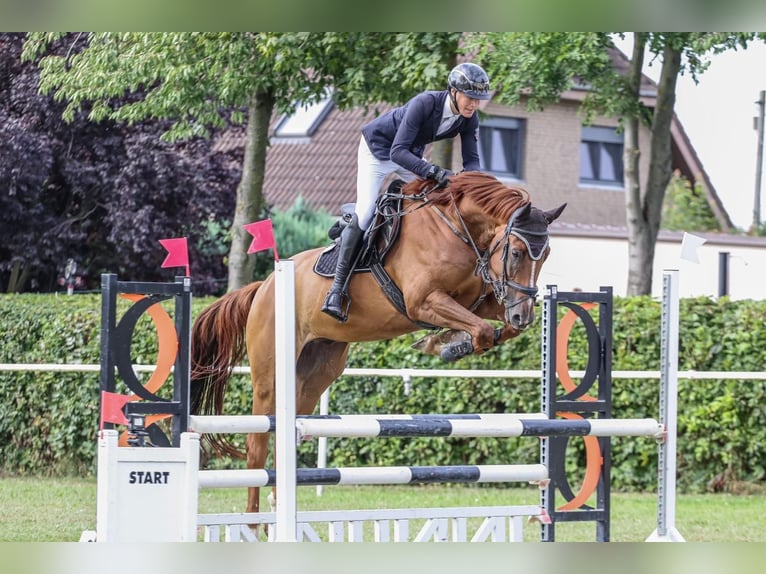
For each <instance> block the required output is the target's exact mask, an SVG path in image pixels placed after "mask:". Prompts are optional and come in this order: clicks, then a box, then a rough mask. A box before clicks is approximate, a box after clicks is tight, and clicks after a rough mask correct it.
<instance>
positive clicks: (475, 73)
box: [322, 62, 489, 322]
mask: <svg viewBox="0 0 766 574" xmlns="http://www.w3.org/2000/svg"><path fill="white" fill-rule="evenodd" d="M447 85H448V87H447V89H446V90H442V91H426V92H421V93H420V94H418V95H416V96H415V97H413V98H412V99H411V100H410V101H408V102H407V103H406V104H405V105H403V106H402V107H399V108H395V109H393V110H390V111H388V112H386V113H385V114H383V115H381V116H379V117H377V118H375V119H374V120H372V121H371V122H369V123H368V124H366V125H365V126H363V127H362V138H361V141H360V142H359V151H358V154H357V178H356V206H355V213H354V215H353V216H352V218H351V221H350V222H349V223H348V225H347V226H346V227H345V228H344V229H343V232H342V233H341V236H340V252H339V254H338V263H337V266H336V268H335V279H334V280H333V284H332V287H330V291H329V292H328V293H327V297H326V298H325V301H324V305H323V306H322V311H324V312H325V313H327V314H328V315H331V316H332V317H334V318H335V319H337V320H338V321H341V322H344V321H345V320H346V318H347V317H346V315H345V313H344V310H343V299H344V298H345V297H346V296H347V292H346V284H347V280H348V276H349V274H350V273H351V268H352V267H353V265H354V259H355V258H356V255H357V252H358V251H359V248H360V246H361V244H362V237H363V236H364V232H365V231H366V230H367V228H368V227H369V226H370V223H371V222H372V218H373V216H374V215H375V204H376V202H377V198H378V192H379V190H380V186H381V184H382V183H383V180H384V179H385V178H386V176H388V175H389V174H391V173H394V172H396V173H397V174H398V175H399V176H401V178H402V179H404V180H405V181H411V180H412V179H414V178H415V176H416V175H417V176H419V177H422V178H424V179H430V180H432V181H434V182H436V184H437V185H439V186H444V185H446V184H447V182H448V179H447V178H448V177H449V176H450V175H452V174H451V172H450V171H449V170H447V169H444V168H442V167H439V166H437V165H434V164H432V163H429V162H428V161H426V160H425V159H423V151H424V149H425V146H426V144H429V143H431V142H434V141H437V140H442V139H447V138H453V137H455V136H457V135H458V134H459V135H460V143H461V148H460V149H461V152H462V155H463V170H465V171H478V169H479V152H478V143H477V142H478V136H479V118H478V115H477V113H476V111H477V109H478V107H479V100H488V99H489V77H488V76H487V73H486V72H485V71H484V70H483V69H482V68H481V67H480V66H477V65H476V64H472V63H468V62H466V63H462V64H458V65H457V66H455V67H454V68H453V69H452V71H451V72H450V73H449V76H448V77H447Z"/></svg>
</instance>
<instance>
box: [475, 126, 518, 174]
mask: <svg viewBox="0 0 766 574" xmlns="http://www.w3.org/2000/svg"><path fill="white" fill-rule="evenodd" d="M523 145H524V120H520V119H517V118H501V117H490V118H487V119H485V120H482V122H481V129H480V130H479V160H480V162H481V168H482V170H484V171H489V172H493V173H497V174H502V175H509V176H511V177H514V178H516V179H521V175H522V174H521V166H522V148H523Z"/></svg>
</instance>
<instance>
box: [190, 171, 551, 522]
mask: <svg viewBox="0 0 766 574" xmlns="http://www.w3.org/2000/svg"><path fill="white" fill-rule="evenodd" d="M400 183H403V182H400ZM400 191H401V192H400V194H399V195H398V197H399V199H400V200H401V201H400V204H399V207H398V210H397V211H396V212H395V215H396V217H395V219H396V220H397V221H398V223H399V227H400V230H399V237H398V239H397V240H395V241H394V242H393V243H392V244H391V245H390V248H389V249H388V251H387V253H385V256H384V259H383V261H382V269H383V271H385V275H386V276H387V277H388V279H389V282H388V285H389V287H390V286H391V285H393V286H394V287H398V289H395V291H396V292H398V294H399V296H398V297H392V298H389V297H388V296H387V295H386V292H384V290H383V289H381V287H380V286H379V285H378V284H376V278H375V277H374V276H373V275H375V274H373V273H356V272H355V273H354V274H352V276H351V279H350V283H349V285H348V293H349V297H350V299H351V301H352V303H351V305H350V308H349V313H348V317H347V320H346V322H344V323H340V322H338V321H337V320H336V319H334V318H333V317H330V316H329V315H326V314H324V313H322V312H321V310H320V309H321V307H322V302H323V299H324V296H325V293H326V292H327V290H328V288H329V286H330V281H331V280H330V279H329V278H328V277H324V276H321V275H320V274H318V273H317V272H315V269H314V266H315V264H316V262H317V260H318V258H319V257H320V255H321V254H322V252H323V251H324V250H325V249H326V248H321V247H320V248H317V249H312V250H308V251H304V252H301V253H298V254H297V255H295V256H294V257H293V260H294V269H295V333H296V342H295V343H296V344H295V349H296V360H297V362H296V387H297V390H296V392H297V396H296V401H297V402H296V413H297V414H298V415H308V414H311V413H312V412H313V411H314V409H315V407H316V405H317V403H318V402H319V399H320V397H321V395H322V393H323V392H324V391H325V390H326V389H327V388H328V387H329V386H330V385H331V384H332V382H333V381H335V380H336V379H337V378H338V377H339V376H340V375H341V374H342V373H343V370H344V368H345V365H346V357H347V355H348V351H349V347H350V344H351V343H355V342H364V341H375V340H383V339H391V338H394V337H398V336H401V335H404V334H407V333H411V332H414V331H417V330H421V329H424V328H431V329H437V328H438V329H442V331H439V332H436V333H431V334H429V335H427V336H426V337H424V338H423V339H421V340H420V341H418V343H416V345H415V346H416V348H418V349H420V350H421V351H422V352H424V353H429V354H434V355H438V356H441V357H442V358H444V359H445V360H456V359H458V358H460V357H461V356H465V355H466V354H469V353H475V354H481V353H484V352H486V351H487V350H489V349H491V348H493V347H495V346H497V345H500V344H502V343H504V342H505V341H507V340H509V339H511V338H513V337H515V336H517V335H519V334H520V333H521V332H522V330H523V329H525V328H526V327H527V326H529V325H530V324H531V323H532V321H533V320H534V306H535V303H536V295H537V278H538V276H539V274H540V270H541V268H542V265H543V263H544V262H545V260H546V259H547V257H548V254H549V252H550V246H549V245H548V226H549V224H550V223H551V222H553V221H554V220H555V219H557V218H558V217H559V215H560V214H561V212H562V211H563V210H564V208H565V207H566V204H563V205H561V206H559V207H558V208H555V209H552V210H550V211H542V210H541V209H538V208H536V207H534V206H532V204H531V200H530V196H529V193H528V192H527V191H526V190H524V189H522V188H519V187H509V186H506V185H505V184H503V183H502V182H500V181H499V180H498V179H497V178H495V177H493V176H491V175H488V174H485V173H482V172H462V173H460V174H457V175H453V176H451V177H450V179H449V182H448V184H447V185H446V186H443V187H436V186H435V184H433V182H429V181H426V180H422V179H415V180H414V181H412V182H410V183H407V184H404V185H401V187H400ZM389 219H390V218H389ZM378 221H379V220H378ZM372 227H373V228H375V227H376V226H375V225H373V226H372ZM382 242H384V239H382V238H379V239H374V238H372V239H370V244H371V247H375V244H377V245H378V247H380V245H379V244H380V243H382ZM386 291H388V289H387V290H386ZM274 320H275V310H274V276H273V273H272V275H270V276H269V277H268V278H266V279H265V280H263V281H256V282H254V283H251V284H249V285H246V286H244V287H242V288H240V289H238V290H235V291H232V292H229V293H227V294H226V295H223V296H222V297H220V298H219V299H218V300H217V301H216V302H214V303H213V304H211V305H210V306H208V307H207V308H205V309H204V310H203V311H202V312H201V313H200V314H199V316H198V317H197V319H196V320H195V321H194V324H193V328H192V337H191V338H192V348H191V353H192V357H191V361H192V376H191V407H190V410H191V413H192V414H213V415H216V414H218V415H220V414H222V411H223V401H224V395H225V391H226V385H227V381H228V379H229V376H230V374H231V371H232V368H233V367H234V366H236V365H238V364H240V363H241V361H242V360H243V359H244V357H245V354H247V358H248V360H249V365H250V373H251V379H252V389H253V404H252V414H254V415H273V414H274V402H275V384H276V383H275V372H274V371H275V349H274V346H275V345H274V339H275V333H274ZM490 321H495V322H499V323H501V324H502V326H501V327H498V328H495V327H494V325H493V324H492V323H490ZM203 441H204V442H205V444H206V445H207V446H208V447H212V449H213V450H214V451H215V452H217V453H219V454H224V455H229V456H234V457H237V456H238V457H240V458H242V457H243V456H246V458H247V467H248V468H263V467H264V464H265V462H266V457H267V455H268V449H269V435H268V434H249V435H248V436H247V439H246V445H245V446H246V452H245V453H242V452H241V449H238V448H236V447H235V445H233V444H232V443H231V441H230V440H229V438H228V437H226V436H224V435H205V436H204V437H203ZM272 496H275V493H274V491H273V490H272ZM270 500H271V499H270ZM273 503H274V501H273V500H272V504H273ZM259 507H260V504H259V489H258V488H249V489H248V499H247V512H258V511H259Z"/></svg>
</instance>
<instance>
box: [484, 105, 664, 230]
mask: <svg viewBox="0 0 766 574" xmlns="http://www.w3.org/2000/svg"><path fill="white" fill-rule="evenodd" d="M579 105H580V104H579V102H576V101H566V100H565V101H562V102H560V103H555V104H550V105H548V106H546V107H545V109H544V110H543V111H534V112H533V111H528V110H527V109H526V108H525V107H524V106H523V105H519V106H502V105H498V104H496V103H493V102H489V103H488V104H487V106H486V107H485V108H484V109H483V111H484V112H485V113H486V114H488V115H492V116H502V117H513V118H522V119H525V121H526V134H525V145H524V159H523V178H522V179H521V180H520V181H514V182H513V183H515V184H518V185H520V186H521V187H524V188H525V189H527V191H529V192H530V194H531V195H532V201H533V203H534V204H535V205H536V206H538V207H541V208H543V209H550V208H552V207H556V206H558V205H560V204H561V203H563V202H567V203H568V207H567V209H566V211H565V212H564V213H563V215H562V217H561V221H562V222H565V223H567V222H583V221H592V222H598V224H599V225H604V226H615V227H624V226H625V191H624V188H623V187H622V186H620V187H593V186H583V185H580V183H579V174H580V139H581V131H582V124H583V117H582V115H580V114H579V112H578V110H579ZM593 125H597V126H617V120H616V119H613V118H604V117H599V118H595V119H594V120H593ZM649 138H650V133H649V130H648V129H647V128H646V127H643V126H642V127H641V128H640V133H639V146H640V147H641V149H645V150H646V149H649ZM639 170H640V177H641V181H646V177H647V174H648V172H649V158H648V154H644V156H642V158H641V160H640V167H639ZM504 181H507V182H509V183H510V181H509V180H504Z"/></svg>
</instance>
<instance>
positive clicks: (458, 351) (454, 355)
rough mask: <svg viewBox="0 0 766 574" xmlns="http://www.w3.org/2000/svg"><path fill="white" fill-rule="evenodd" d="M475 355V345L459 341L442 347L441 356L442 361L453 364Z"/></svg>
mask: <svg viewBox="0 0 766 574" xmlns="http://www.w3.org/2000/svg"><path fill="white" fill-rule="evenodd" d="M471 353H473V343H471V341H459V342H456V343H448V344H446V345H444V346H443V347H442V350H441V353H439V355H440V356H441V358H442V360H444V361H447V362H451V361H457V360H458V359H460V358H462V357H465V356H466V355H470V354H471Z"/></svg>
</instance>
